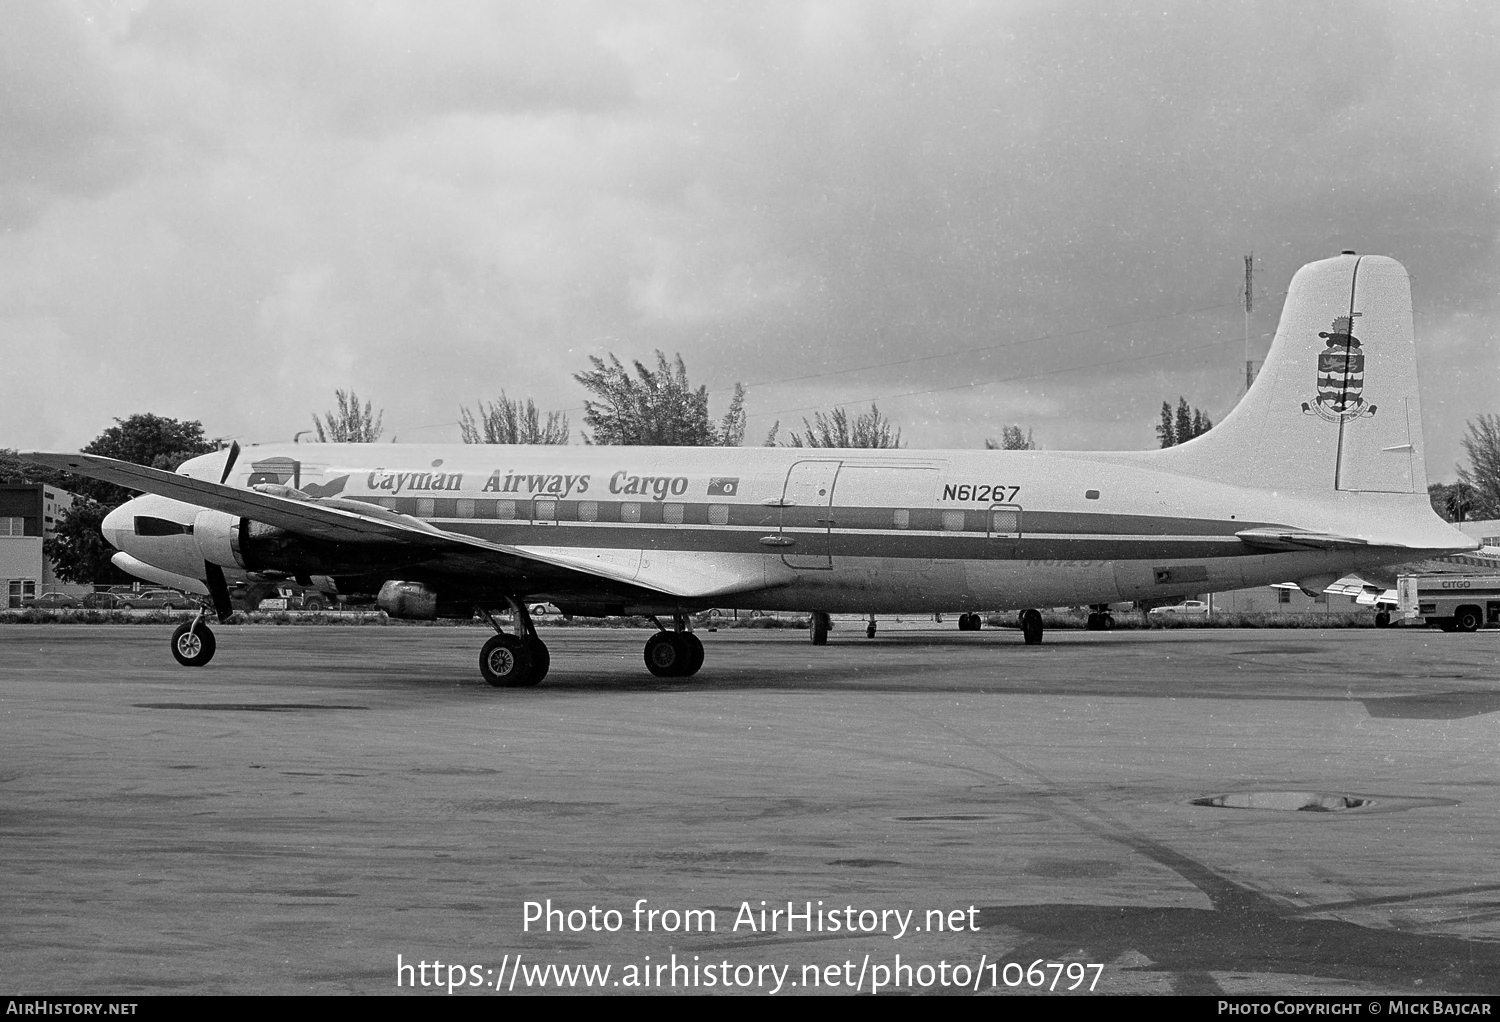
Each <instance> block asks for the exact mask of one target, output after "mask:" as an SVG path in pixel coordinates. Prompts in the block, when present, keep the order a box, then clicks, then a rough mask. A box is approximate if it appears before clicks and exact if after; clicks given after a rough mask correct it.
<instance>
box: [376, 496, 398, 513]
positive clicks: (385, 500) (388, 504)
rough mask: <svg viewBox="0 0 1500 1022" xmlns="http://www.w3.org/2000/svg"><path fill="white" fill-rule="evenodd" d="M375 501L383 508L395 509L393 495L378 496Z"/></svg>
mask: <svg viewBox="0 0 1500 1022" xmlns="http://www.w3.org/2000/svg"><path fill="white" fill-rule="evenodd" d="M375 503H377V504H379V505H380V506H381V507H383V508H385V509H386V510H387V511H394V510H396V498H395V497H380V498H379V499H377V500H376V501H375Z"/></svg>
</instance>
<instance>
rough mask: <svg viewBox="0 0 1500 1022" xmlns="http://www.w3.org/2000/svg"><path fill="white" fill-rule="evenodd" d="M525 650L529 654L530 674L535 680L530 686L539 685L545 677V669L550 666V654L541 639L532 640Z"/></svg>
mask: <svg viewBox="0 0 1500 1022" xmlns="http://www.w3.org/2000/svg"><path fill="white" fill-rule="evenodd" d="M526 648H527V649H528V650H529V651H530V652H531V673H532V676H533V677H534V679H535V680H533V681H532V682H531V684H533V685H540V684H541V683H542V679H543V678H545V677H546V676H547V669H548V668H549V667H551V666H552V654H551V653H549V652H548V651H547V644H546V643H545V642H543V641H542V640H541V639H535V638H534V639H532V640H531V641H530V642H529V643H527V646H526Z"/></svg>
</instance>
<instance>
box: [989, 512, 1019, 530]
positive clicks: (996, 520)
mask: <svg viewBox="0 0 1500 1022" xmlns="http://www.w3.org/2000/svg"><path fill="white" fill-rule="evenodd" d="M990 531H992V532H995V533H1014V532H1020V531H1021V512H1019V511H1016V510H1014V509H1010V510H1005V511H991V512H990Z"/></svg>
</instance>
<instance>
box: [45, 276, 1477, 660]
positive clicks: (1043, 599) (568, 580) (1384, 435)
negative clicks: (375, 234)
mask: <svg viewBox="0 0 1500 1022" xmlns="http://www.w3.org/2000/svg"><path fill="white" fill-rule="evenodd" d="M25 457H27V458H29V459H30V460H32V461H35V462H38V463H41V464H44V465H49V466H51V467H53V468H58V469H65V470H67V471H69V472H75V473H78V474H80V475H86V476H92V477H94V478H97V479H103V480H107V481H108V482H112V483H118V484H120V485H122V486H126V487H129V488H131V489H134V490H140V491H144V492H145V494H146V495H144V496H141V497H137V498H135V499H133V500H131V501H129V502H128V503H126V504H124V505H123V506H121V507H120V508H118V509H116V510H115V511H113V512H112V513H111V514H110V515H109V516H108V517H107V518H106V519H105V520H104V527H103V531H104V535H105V538H107V539H108V540H109V541H110V542H111V543H113V544H114V545H115V546H116V547H117V548H118V549H119V550H120V551H121V552H120V553H119V554H117V555H116V556H115V562H116V563H117V564H119V565H120V566H121V567H122V568H124V569H125V570H127V571H129V572H132V573H133V574H135V575H138V576H140V577H142V578H145V579H149V580H151V581H153V582H158V583H164V584H167V585H172V586H176V587H178V588H181V589H184V590H188V591H191V592H196V593H198V594H200V595H203V596H206V597H209V598H210V599H211V601H212V604H213V608H214V610H215V611H216V612H217V614H218V616H219V619H220V620H224V619H226V618H227V617H228V616H229V614H230V602H229V583H230V582H231V581H234V580H236V579H239V578H251V579H284V578H295V579H297V581H299V582H300V583H302V584H304V585H314V586H318V587H320V588H323V589H325V590H327V591H329V592H339V593H363V594H373V593H377V592H378V602H379V605H380V606H381V607H382V608H384V609H385V610H386V612H387V613H389V614H391V615H392V616H396V617H406V618H418V619H421V618H429V619H430V618H434V617H449V616H451V617H464V618H467V617H470V616H471V615H474V614H476V613H478V614H481V615H483V616H484V617H485V618H486V619H487V620H489V622H490V624H491V625H492V626H493V627H494V628H495V631H496V633H497V634H496V635H495V636H494V637H492V638H491V639H490V640H489V641H488V642H487V643H485V645H484V649H483V652H482V653H481V655H480V670H481V672H482V673H483V675H484V678H485V680H486V681H488V682H489V683H490V684H491V685H497V686H499V685H534V684H536V683H537V682H539V681H541V679H542V677H543V676H544V675H545V674H546V673H547V664H548V654H547V647H546V646H545V645H544V644H543V643H542V641H541V639H540V638H538V636H537V633H536V630H535V628H534V627H533V626H532V622H531V619H530V617H529V616H528V614H527V604H528V603H529V602H532V601H542V600H545V601H549V602H551V603H554V604H556V605H557V606H558V607H559V608H560V609H562V610H563V611H565V612H568V613H572V614H578V615H608V614H645V615H652V616H653V617H654V618H670V619H671V620H672V621H673V622H674V624H675V627H673V628H667V627H665V626H663V625H661V624H660V622H659V621H658V628H659V631H657V632H656V633H654V634H653V635H652V636H651V638H650V639H648V640H647V642H646V648H645V659H646V666H647V667H648V668H649V669H650V671H651V673H652V674H655V675H658V676H662V677H686V676H688V675H691V674H693V673H695V672H696V671H697V670H698V668H699V667H700V666H701V665H702V662H703V645H702V643H701V642H700V641H699V640H698V638H697V637H696V636H695V635H693V634H692V631H691V629H690V627H689V622H688V615H689V614H691V613H693V612H696V611H700V610H703V609H705V608H709V607H714V606H733V607H739V608H745V609H765V610H804V611H811V612H812V613H813V618H812V629H811V632H812V638H813V641H814V642H815V643H822V642H823V641H824V640H825V639H826V636H827V629H828V614H829V613H831V612H860V613H892V612H926V611H934V610H955V609H957V610H967V611H977V610H979V609H981V608H982V609H986V610H999V609H1006V608H1011V609H1017V610H1020V611H1021V614H1020V623H1021V626H1022V631H1023V634H1024V636H1025V641H1026V642H1027V643H1038V642H1040V641H1041V639H1042V623H1041V615H1040V613H1038V611H1037V610H1035V609H1033V608H1036V607H1045V606H1054V605H1062V604H1067V605H1082V604H1089V605H1095V606H1098V605H1102V604H1107V603H1111V602H1115V601H1119V600H1139V599H1148V598H1149V599H1156V598H1160V597H1170V596H1181V595H1187V594H1193V593H1200V592H1211V591H1215V590H1224V589H1238V588H1242V587H1245V586H1255V585H1265V584H1269V583H1278V582H1286V581H1297V582H1299V583H1301V584H1302V585H1303V586H1305V587H1307V588H1309V589H1318V590H1321V589H1322V588H1324V587H1325V586H1327V585H1329V584H1331V583H1333V582H1334V581H1335V580H1336V579H1338V578H1339V577H1341V576H1344V575H1349V574H1359V573H1360V572H1368V573H1371V574H1373V575H1375V576H1377V577H1378V576H1379V572H1380V568H1381V567H1382V566H1384V565H1391V564H1398V563H1402V562H1409V561H1413V560H1418V559H1420V558H1422V557H1426V556H1432V555H1437V554H1441V553H1444V552H1449V551H1459V550H1470V549H1473V548H1474V547H1476V546H1477V544H1476V542H1475V541H1474V540H1471V539H1469V538H1468V537H1466V536H1464V535H1463V534H1462V533H1460V532H1458V531H1457V530H1456V529H1453V528H1452V527H1450V526H1449V525H1447V524H1446V523H1444V522H1443V521H1442V520H1441V519H1439V518H1438V516H1437V515H1436V514H1434V513H1433V511H1432V508H1431V506H1430V505H1429V503H1428V497H1427V473H1426V469H1425V468H1424V466H1423V461H1422V458H1423V445H1422V416H1421V411H1420V409H1419V407H1418V395H1417V366H1416V352H1415V349H1414V345H1413V331H1412V306H1411V289H1410V284H1409V281H1408V279H1407V275H1406V271H1405V269H1403V268H1402V266H1401V265H1400V264H1399V263H1397V262H1395V261H1394V260H1391V259H1387V258H1383V257H1379V256H1363V257H1361V256H1356V255H1354V254H1353V253H1345V254H1344V255H1342V256H1339V257H1336V258H1333V259H1326V260H1323V261H1321V262H1316V263H1312V264H1310V265H1308V266H1305V267H1303V268H1302V269H1301V270H1300V271H1299V272H1298V273H1297V275H1296V277H1295V278H1294V279H1293V281H1292V285H1291V288H1290V290H1289V292H1288V294H1287V299H1286V304H1285V307H1284V309H1283V311H1282V317H1281V324H1280V327H1279V328H1278V330H1277V332H1276V339H1275V341H1274V342H1273V344H1272V346H1271V351H1270V354H1269V357H1268V358H1267V359H1266V362H1265V366H1264V368H1263V369H1262V371H1261V373H1260V376H1259V377H1258V378H1257V379H1256V381H1255V383H1254V385H1253V386H1252V387H1251V388H1250V391H1249V393H1248V394H1246V396H1245V398H1244V399H1243V400H1242V401H1240V403H1239V405H1238V406H1237V407H1235V408H1234V410H1233V411H1232V412H1230V414H1229V415H1228V416H1226V417H1225V419H1224V421H1223V422H1222V423H1220V424H1219V425H1218V426H1217V427H1215V428H1214V429H1213V430H1212V431H1211V432H1209V433H1206V434H1204V435H1203V436H1200V437H1198V438H1197V439H1194V440H1192V441H1190V442H1188V443H1185V444H1182V445H1180V446H1177V447H1171V448H1167V449H1165V450H1153V451H1084V452H1063V451H1058V452H1053V451H912V450H824V449H797V448H791V449H788V448H760V449H741V448H705V447H693V448H676V447H671V448H668V447H589V446H583V447H553V446H548V447H541V446H537V447H509V446H487V445H440V446H439V445H417V444H400V445H396V444H326V445H324V444H302V445H292V444H285V445H268V446H256V447H252V448H249V449H242V448H240V447H239V446H238V445H234V446H231V447H230V448H229V449H228V450H226V451H219V452H216V453H214V454H207V455H204V456H202V457H199V458H194V459H193V460H191V461H188V462H186V463H185V464H183V465H182V467H181V468H180V469H179V470H178V471H177V472H176V473H172V472H165V471H160V470H156V469H150V468H143V467H141V466H139V465H132V464H128V463H125V462H121V461H115V460H112V459H109V458H102V457H96V456H92V455H83V454H28V455H25ZM505 605H509V606H510V607H511V608H512V609H513V610H514V612H515V618H514V620H515V622H516V624H515V627H514V629H513V632H514V633H515V634H506V633H504V632H502V631H501V628H500V626H499V625H498V624H497V623H496V622H495V619H494V617H493V616H491V611H493V610H496V609H499V608H500V607H502V606H505ZM204 617H205V615H204V614H202V613H200V614H199V615H198V617H197V618H196V619H195V620H193V621H191V622H186V623H184V624H182V625H181V626H180V627H178V629H177V630H176V632H174V633H173V636H172V652H173V654H174V656H175V657H176V658H177V660H178V662H180V663H182V664H185V665H188V666H199V665H202V664H206V663H207V662H208V661H209V660H210V659H211V658H212V657H213V654H214V648H215V642H214V636H213V633H212V632H211V631H210V630H209V628H208V625H207V622H206V621H205V620H204Z"/></svg>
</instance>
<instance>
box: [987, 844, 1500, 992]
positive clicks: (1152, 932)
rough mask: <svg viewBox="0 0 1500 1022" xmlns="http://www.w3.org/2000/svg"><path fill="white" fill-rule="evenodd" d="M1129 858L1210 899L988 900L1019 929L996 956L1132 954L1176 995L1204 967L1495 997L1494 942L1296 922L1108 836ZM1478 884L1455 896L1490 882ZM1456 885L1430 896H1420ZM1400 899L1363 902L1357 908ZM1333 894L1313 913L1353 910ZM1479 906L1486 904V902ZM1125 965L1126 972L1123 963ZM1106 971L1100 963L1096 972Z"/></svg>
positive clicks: (1155, 852)
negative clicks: (1187, 902) (1199, 902)
mask: <svg viewBox="0 0 1500 1022" xmlns="http://www.w3.org/2000/svg"><path fill="white" fill-rule="evenodd" d="M1114 840H1117V841H1120V842H1121V843H1122V844H1125V845H1127V846H1128V847H1130V848H1131V849H1133V850H1134V851H1136V852H1139V853H1140V854H1142V855H1144V856H1146V857H1148V858H1151V859H1154V860H1155V861H1157V862H1159V863H1160V864H1162V865H1163V866H1166V867H1167V868H1169V869H1171V870H1173V871H1174V872H1176V873H1178V874H1179V875H1181V876H1183V877H1184V878H1185V879H1187V880H1188V881H1189V882H1190V883H1192V884H1193V885H1194V886H1195V887H1197V888H1198V889H1199V890H1200V891H1202V892H1203V893H1204V894H1205V895H1207V896H1208V899H1209V901H1210V902H1211V903H1212V904H1213V908H1211V909H1201V908H1149V907H1142V906H1119V905H1068V904H1042V905H996V906H990V907H987V908H984V909H982V910H981V911H980V914H979V920H980V922H981V923H982V924H983V926H985V927H994V926H1003V927H1007V928H1009V929H1013V930H1017V931H1019V932H1020V933H1021V934H1023V935H1024V937H1023V940H1022V943H1021V944H1020V945H1019V946H1016V947H1014V948H1012V949H1011V950H1010V951H1008V952H1007V953H1006V955H1007V959H1008V960H1010V961H1016V962H1020V963H1021V964H1022V965H1023V967H1024V966H1025V965H1027V964H1029V963H1031V962H1032V961H1034V960H1035V959H1038V958H1041V959H1045V960H1047V961H1059V960H1060V959H1061V956H1064V955H1067V956H1070V958H1071V959H1072V960H1077V959H1078V954H1079V951H1080V949H1081V950H1082V951H1084V952H1085V953H1086V954H1087V956H1088V959H1089V961H1094V962H1111V961H1115V960H1116V959H1118V958H1119V957H1120V956H1121V955H1124V954H1127V953H1129V952H1136V953H1138V954H1140V955H1143V956H1145V958H1147V959H1149V960H1150V962H1149V964H1143V965H1141V966H1139V967H1138V969H1139V971H1143V972H1165V973H1171V974H1172V977H1173V978H1172V983H1173V989H1174V991H1175V992H1176V993H1184V994H1217V993H1222V992H1223V990H1222V989H1221V988H1220V986H1219V984H1218V982H1217V981H1216V980H1215V979H1214V977H1213V976H1212V975H1211V974H1212V973H1216V972H1217V973H1236V974H1245V973H1272V974H1280V975H1293V976H1306V977H1308V978H1315V979H1331V980H1340V981H1344V982H1349V983H1357V984H1360V985H1363V986H1368V987H1369V988H1371V989H1374V990H1397V991H1406V992H1409V993H1411V994H1433V993H1465V994H1490V995H1494V994H1497V993H1500V943H1493V942H1488V941H1478V940H1465V939H1463V938H1461V937H1447V936H1427V935H1423V934H1416V933H1408V932H1404V931H1401V930H1380V929H1374V928H1372V927H1368V926H1360V925H1358V924H1355V923H1349V922H1344V921H1342V920H1337V919H1308V918H1303V917H1304V916H1305V915H1307V914H1308V913H1310V912H1315V911H1320V910H1319V909H1317V908H1298V907H1295V906H1289V905H1285V904H1282V903H1281V902H1279V901H1277V900H1275V899H1274V898H1271V897H1269V896H1267V895H1264V894H1261V893H1260V892H1258V891H1255V890H1252V889H1250V888H1248V887H1244V886H1242V885H1239V884H1236V883H1233V882H1232V881H1229V880H1226V879H1225V878H1224V877H1222V876H1219V875H1218V874H1217V873H1214V872H1213V871H1212V870H1209V869H1208V868H1207V867H1205V866H1203V865H1202V864H1201V863H1198V862H1195V861H1194V860H1192V859H1189V858H1187V857H1186V856H1184V855H1181V854H1180V853H1178V852H1174V851H1173V850H1171V849H1170V848H1167V847H1166V846H1164V845H1160V844H1157V843H1155V842H1151V841H1142V840H1134V839H1128V838H1123V837H1120V836H1114ZM1497 888H1500V885H1496V884H1487V885H1483V886H1476V887H1474V888H1471V889H1469V891H1468V892H1466V893H1474V892H1478V891H1485V890H1495V889H1497ZM1454 893H1458V892H1451V891H1449V892H1432V896H1434V897H1435V896H1440V895H1443V894H1450V895H1451V894H1454ZM1423 897H1424V895H1420V894H1418V895H1411V896H1408V897H1405V898H1403V899H1389V898H1372V899H1370V900H1369V904H1372V905H1373V904H1381V903H1384V902H1388V901H1391V900H1407V901H1416V900H1420V899H1421V898H1423ZM1362 904H1364V903H1363V902H1343V903H1340V904H1338V905H1336V906H1332V905H1331V906H1327V907H1325V908H1324V909H1322V911H1329V910H1334V909H1348V908H1357V907H1359V906H1360V905H1362ZM1491 907H1493V905H1492V903H1491ZM1126 968H1131V967H1129V966H1126ZM1109 971H1110V970H1109V968H1108V967H1106V969H1105V976H1106V979H1107V976H1108V973H1109Z"/></svg>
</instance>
